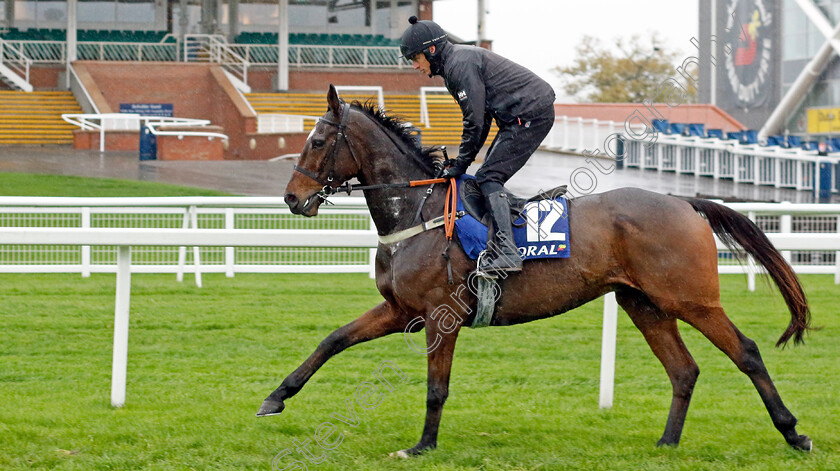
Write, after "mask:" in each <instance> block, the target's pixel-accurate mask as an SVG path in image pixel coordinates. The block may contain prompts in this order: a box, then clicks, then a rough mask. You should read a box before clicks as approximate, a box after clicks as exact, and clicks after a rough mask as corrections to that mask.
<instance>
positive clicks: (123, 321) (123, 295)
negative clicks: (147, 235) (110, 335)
mask: <svg viewBox="0 0 840 471" xmlns="http://www.w3.org/2000/svg"><path fill="white" fill-rule="evenodd" d="M130 305H131V247H130V246H127V245H121V246H119V249H118V251H117V293H116V302H115V308H114V356H113V360H112V365H111V405H112V406H114V407H122V406H123V405H125V380H126V376H127V371H126V370H127V368H128V313H129V307H130Z"/></svg>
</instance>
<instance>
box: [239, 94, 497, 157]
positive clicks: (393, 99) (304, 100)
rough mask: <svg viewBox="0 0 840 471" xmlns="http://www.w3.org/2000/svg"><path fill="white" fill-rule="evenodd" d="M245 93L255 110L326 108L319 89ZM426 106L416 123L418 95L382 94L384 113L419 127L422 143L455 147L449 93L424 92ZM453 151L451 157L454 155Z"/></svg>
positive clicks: (457, 128)
mask: <svg viewBox="0 0 840 471" xmlns="http://www.w3.org/2000/svg"><path fill="white" fill-rule="evenodd" d="M245 97H246V98H247V99H248V101H249V102H250V103H251V106H253V107H254V110H255V111H256V112H257V114H262V113H278V114H300V115H309V116H322V115H323V114H324V110H325V109H326V100H327V99H326V96H325V95H324V94H321V93H247V94H245ZM341 97H342V99H344V100H345V101H348V102H349V101H353V100H359V101H362V102H364V101H367V100H374V102H375V101H376V96H375V95H365V94H350V93H347V94H342V95H341ZM426 102H427V104H428V107H429V121H430V123H431V126H430V127H426V125H425V124H420V95H385V109H386V110H387V112H388V114H390V115H394V116H398V117H400V118H401V119H402V120H403V121H406V122H409V123H411V124H412V125H414V126H416V127H417V128H419V129H420V132H421V133H422V135H423V145H425V146H432V145H445V146H449V147H450V149H457V146H458V144H460V142H461V132H462V131H463V124H462V121H463V118H462V116H461V109H460V108H459V107H458V105H457V104H456V103H455V101H454V100H453V99H452V97H450V96H449V95H443V94H441V95H427V97H426ZM314 124H315V122H314V121H309V120H306V121H304V127H305V131H307V132H308V131H309V130H311V129H312V127H313V126H314ZM495 136H496V126H495V125H493V127H492V128H491V130H490V135H489V136H488V137H487V144H489V143H490V142H492V140H493V138H494V137H495ZM455 155H457V151H455V153H454V154H453V152H450V156H451V157H453V158H454V157H455Z"/></svg>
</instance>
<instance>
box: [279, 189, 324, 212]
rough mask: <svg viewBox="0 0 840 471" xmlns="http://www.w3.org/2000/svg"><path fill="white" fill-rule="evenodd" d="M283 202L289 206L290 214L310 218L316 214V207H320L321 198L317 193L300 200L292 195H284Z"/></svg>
mask: <svg viewBox="0 0 840 471" xmlns="http://www.w3.org/2000/svg"><path fill="white" fill-rule="evenodd" d="M283 201H285V202H286V204H287V205H289V211H291V212H292V214H300V215H302V216H306V217H312V216H315V215H317V214H318V206H320V205H321V198H319V197H318V194H317V193H312V195H310V196H309V197H308V198H306V199H304V200H301V199H300V198H298V197H297V195H295V194H294V193H286V196H284V197H283Z"/></svg>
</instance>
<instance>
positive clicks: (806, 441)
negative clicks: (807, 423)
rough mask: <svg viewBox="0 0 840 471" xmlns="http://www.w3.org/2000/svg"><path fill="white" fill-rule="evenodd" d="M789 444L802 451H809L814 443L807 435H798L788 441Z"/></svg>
mask: <svg viewBox="0 0 840 471" xmlns="http://www.w3.org/2000/svg"><path fill="white" fill-rule="evenodd" d="M788 444H790V446H792V447H794V448H796V449H797V450H802V451H811V450H813V449H814V444H813V442H811V439H810V438H808V436H807V435H799V436H798V437H796V439H795V440H791V441H789V442H788Z"/></svg>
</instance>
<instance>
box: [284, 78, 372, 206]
mask: <svg viewBox="0 0 840 471" xmlns="http://www.w3.org/2000/svg"><path fill="white" fill-rule="evenodd" d="M327 104H328V108H327V112H326V113H325V114H324V116H323V117H321V119H319V120H318V122H317V123H316V124H315V128H314V129H312V132H311V133H310V134H309V138H308V139H307V140H306V144H304V146H303V151H302V152H301V153H300V159H298V163H297V165H295V171H294V173H293V174H292V179H291V180H290V181H289V184H288V185H287V186H286V196H285V201H286V204H288V205H289V209H290V210H291V211H292V212H293V213H295V214H302V215H304V216H307V217H311V216H315V215H317V214H318V207H319V206H320V205H321V203H322V202H323V201H324V200H325V199H326V196H327V195H328V194H330V193H332V192H333V191H334V190H335V188H337V187H338V186H339V185H341V184H342V183H344V182H346V181H347V180H350V179H351V178H353V177H354V176H356V174H358V173H359V170H360V167H359V162H358V161H357V160H356V156H355V155H354V154H353V150H352V149H351V148H350V142H349V141H348V140H347V134H346V133H347V125H348V123H349V122H350V105H348V104H346V103H344V102H343V101H341V100H340V99H339V97H338V92H337V91H336V90H335V87H334V86H332V85H330V90H329V92H328V93H327Z"/></svg>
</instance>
